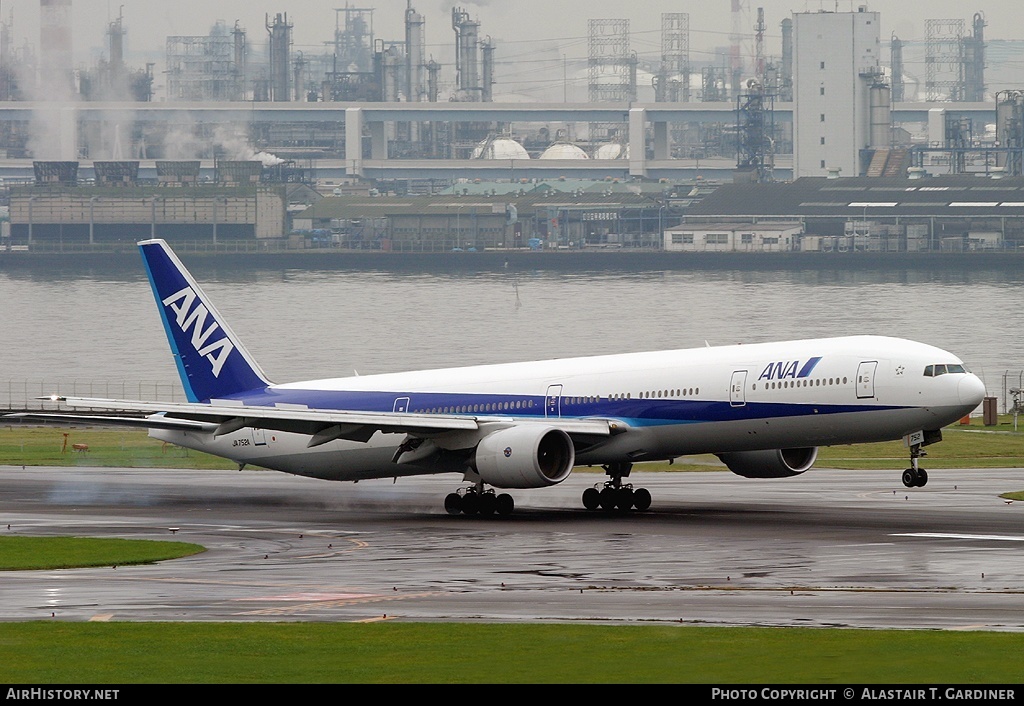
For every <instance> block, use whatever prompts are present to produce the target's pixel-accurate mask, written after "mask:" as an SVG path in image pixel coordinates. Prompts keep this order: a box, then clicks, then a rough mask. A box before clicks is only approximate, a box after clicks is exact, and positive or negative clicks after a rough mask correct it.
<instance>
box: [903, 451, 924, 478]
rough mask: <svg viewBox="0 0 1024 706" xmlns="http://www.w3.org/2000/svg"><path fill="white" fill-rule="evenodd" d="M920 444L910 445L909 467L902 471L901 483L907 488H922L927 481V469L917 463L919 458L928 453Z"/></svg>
mask: <svg viewBox="0 0 1024 706" xmlns="http://www.w3.org/2000/svg"><path fill="white" fill-rule="evenodd" d="M921 446H923V444H912V445H911V447H910V468H908V469H907V470H905V471H903V485H905V486H906V487H908V488H923V487H924V486H925V484H926V483H927V482H928V471H926V470H924V469H923V468H919V467H918V465H917V462H918V459H919V458H921V457H922V456H927V455H928V454H926V453H925V452H924V451H922V450H921Z"/></svg>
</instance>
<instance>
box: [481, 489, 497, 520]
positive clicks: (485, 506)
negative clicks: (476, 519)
mask: <svg viewBox="0 0 1024 706" xmlns="http://www.w3.org/2000/svg"><path fill="white" fill-rule="evenodd" d="M497 509H498V499H497V498H496V497H495V496H494V493H481V494H480V495H479V504H478V506H477V512H479V513H480V514H481V515H485V516H486V515H493V514H494V511H495V510H497Z"/></svg>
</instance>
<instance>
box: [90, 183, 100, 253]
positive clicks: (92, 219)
mask: <svg viewBox="0 0 1024 706" xmlns="http://www.w3.org/2000/svg"><path fill="white" fill-rule="evenodd" d="M98 198H99V196H90V197H89V247H90V248H92V246H93V245H95V244H96V240H95V238H94V237H93V228H94V224H95V223H96V219H95V217H94V214H93V207H94V206H95V205H96V199H98Z"/></svg>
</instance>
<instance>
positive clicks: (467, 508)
mask: <svg viewBox="0 0 1024 706" xmlns="http://www.w3.org/2000/svg"><path fill="white" fill-rule="evenodd" d="M479 511H480V496H479V495H477V494H476V493H466V494H465V495H463V496H462V514H463V515H475V514H476V513H478V512H479Z"/></svg>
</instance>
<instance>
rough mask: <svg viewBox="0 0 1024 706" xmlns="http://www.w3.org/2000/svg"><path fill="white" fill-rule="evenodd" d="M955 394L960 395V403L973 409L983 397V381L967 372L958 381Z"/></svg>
mask: <svg viewBox="0 0 1024 706" xmlns="http://www.w3.org/2000/svg"><path fill="white" fill-rule="evenodd" d="M957 394H958V395H959V396H960V402H961V403H962V404H964V405H965V406H970V407H971V408H972V409H973V408H974V407H977V406H978V405H980V404H981V402H982V400H983V399H985V383H983V382H982V381H981V379H980V378H979V377H978V376H977V375H972V374H970V373H968V374H967V375H965V376H964V379H963V380H961V381H960V385H959V386H958V387H957Z"/></svg>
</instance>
